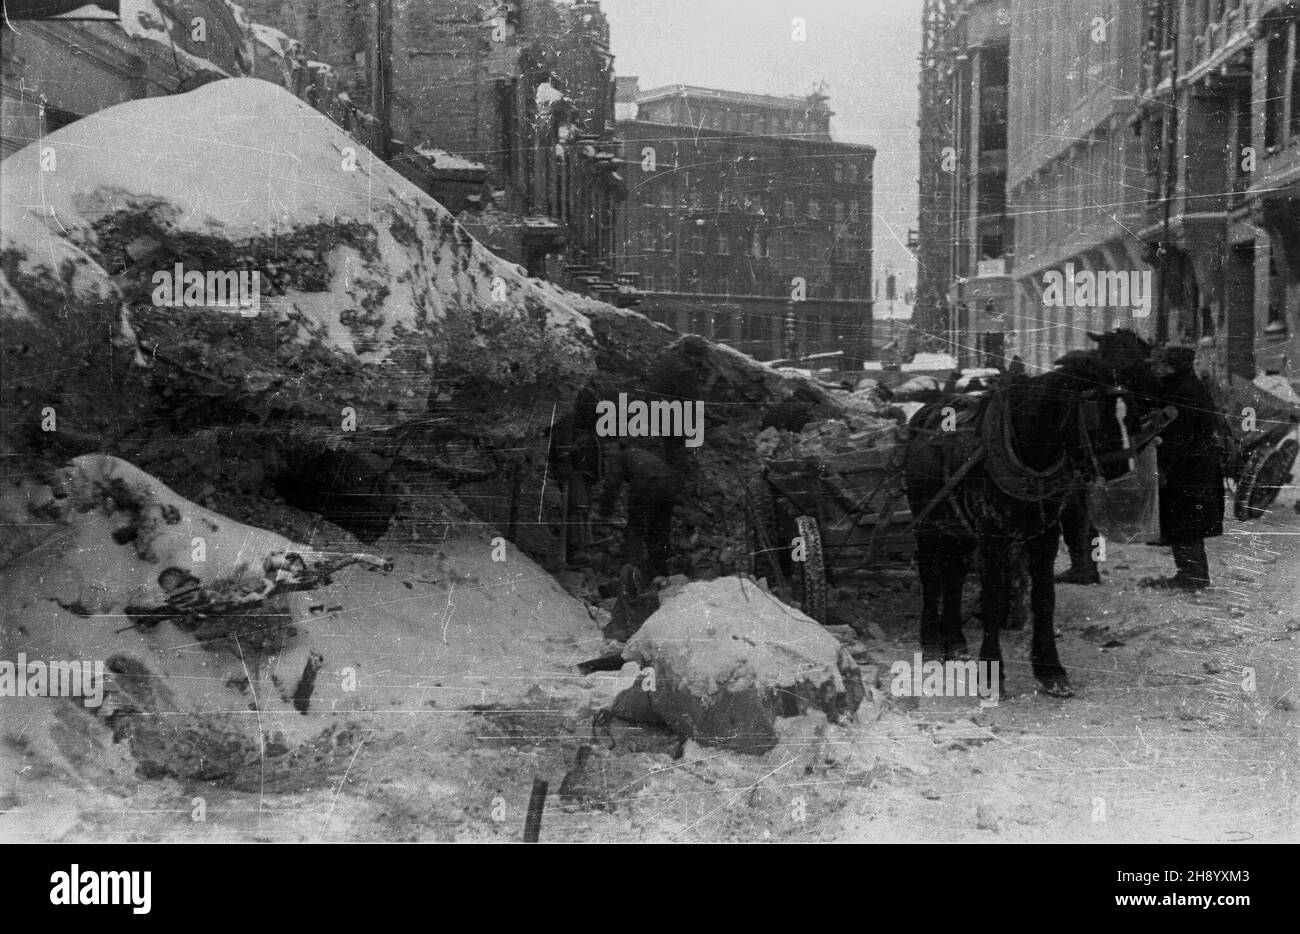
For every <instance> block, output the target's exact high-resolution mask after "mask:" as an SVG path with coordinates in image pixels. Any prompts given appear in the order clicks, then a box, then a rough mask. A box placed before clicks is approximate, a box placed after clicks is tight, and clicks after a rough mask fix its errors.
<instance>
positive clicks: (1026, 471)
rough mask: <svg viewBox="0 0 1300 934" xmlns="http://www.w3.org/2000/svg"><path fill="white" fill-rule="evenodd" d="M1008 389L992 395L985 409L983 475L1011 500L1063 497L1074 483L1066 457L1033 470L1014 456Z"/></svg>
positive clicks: (1041, 499) (1028, 500)
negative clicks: (984, 460) (1045, 466)
mask: <svg viewBox="0 0 1300 934" xmlns="http://www.w3.org/2000/svg"><path fill="white" fill-rule="evenodd" d="M1009 409H1010V395H1009V388H1002V389H998V390H997V391H995V392H994V393H993V394H992V396H991V397H990V398H989V400H988V405H987V406H986V407H985V409H984V413H983V419H982V422H983V424H982V425H981V429H982V430H981V435H982V436H983V441H984V449H985V457H986V467H985V469H986V471H987V473H988V476H989V479H990V480H992V481H993V484H994V486H996V487H997V488H998V489H999V490H1001V491H1002V492H1003V493H1005V494H1006V495H1007V496H1010V497H1012V498H1013V499H1018V500H1022V501H1024V502H1041V501H1043V500H1046V499H1053V498H1058V497H1061V496H1064V494H1065V492H1066V490H1067V489H1068V488H1069V486H1070V484H1071V483H1073V481H1074V471H1073V469H1072V467H1071V464H1070V458H1069V456H1068V454H1066V453H1062V454H1061V457H1060V459H1059V460H1058V461H1057V462H1056V463H1054V464H1052V465H1051V466H1050V467H1048V468H1047V469H1045V470H1035V469H1034V468H1032V467H1030V466H1028V465H1027V464H1025V463H1024V461H1022V460H1021V459H1020V456H1019V455H1018V454H1017V453H1016V447H1015V433H1014V430H1013V428H1012V425H1011V413H1010V411H1009Z"/></svg>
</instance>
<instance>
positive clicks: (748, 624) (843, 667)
mask: <svg viewBox="0 0 1300 934" xmlns="http://www.w3.org/2000/svg"><path fill="white" fill-rule="evenodd" d="M623 655H624V657H625V658H628V659H631V660H634V661H636V662H637V663H639V664H640V665H642V666H643V674H642V675H641V677H639V678H638V680H637V683H636V684H634V685H633V686H632V687H630V688H628V689H627V690H626V691H625V692H623V694H621V695H620V696H619V698H618V699H617V700H616V701H615V703H614V706H613V711H614V713H616V714H617V715H618V716H619V717H622V718H624V719H631V720H642V721H647V722H661V723H663V724H666V725H667V726H668V727H669V728H671V729H672V730H673V731H674V732H676V733H678V734H679V735H681V736H684V737H688V738H692V739H695V740H697V741H698V742H701V743H705V744H708V745H714V746H722V747H725V748H728V749H734V750H737V751H741V752H750V753H759V754H761V753H765V752H767V751H768V750H770V749H771V748H772V747H773V746H774V745H775V744H776V742H777V736H778V733H777V729H776V725H775V721H776V718H778V717H782V716H796V715H798V714H801V713H804V712H807V711H809V710H813V709H816V710H821V711H822V712H824V713H825V714H826V716H827V718H829V719H830V720H832V721H836V720H840V719H843V718H845V717H852V716H853V715H854V714H855V713H856V711H857V709H858V705H859V704H860V703H861V701H862V698H863V697H864V689H863V685H862V679H861V675H860V673H859V671H858V667H857V665H856V663H855V662H854V661H853V659H852V657H851V656H850V655H849V654H848V652H847V651H846V650H844V649H843V647H842V646H841V645H840V643H839V640H837V639H836V638H835V637H834V636H832V635H831V634H830V633H828V632H827V631H826V630H825V629H823V628H822V627H820V626H818V625H817V623H815V622H814V621H813V620H811V619H809V618H808V617H807V616H805V615H804V614H802V613H800V612H799V611H798V610H796V609H794V608H792V607H789V606H786V605H785V604H784V603H781V602H780V601H779V600H777V599H776V598H775V597H773V596H772V595H771V594H769V593H767V592H766V591H764V590H762V589H761V588H760V587H758V586H757V585H756V584H755V583H754V582H753V581H752V580H748V579H746V578H742V577H723V578H718V579H717V580H712V581H703V582H697V583H691V584H687V585H685V586H683V587H682V588H680V589H679V590H676V591H675V592H671V593H670V595H668V596H666V597H665V598H664V601H663V603H662V605H661V606H660V608H659V609H658V610H657V611H656V612H655V613H654V615H652V616H651V617H650V618H649V619H647V620H646V621H645V623H644V624H643V625H642V626H641V629H640V630H639V631H638V632H637V634H636V635H635V636H633V637H632V639H631V640H630V641H629V642H628V644H627V647H626V648H625V649H624V652H623ZM646 667H648V668H653V669H654V681H653V683H652V684H651V683H648V682H647V680H646V679H647V677H648V675H646V674H645V673H644V668H646Z"/></svg>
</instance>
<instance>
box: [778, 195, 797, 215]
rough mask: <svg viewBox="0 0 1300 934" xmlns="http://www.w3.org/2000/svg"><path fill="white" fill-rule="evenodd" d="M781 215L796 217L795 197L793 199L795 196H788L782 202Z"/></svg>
mask: <svg viewBox="0 0 1300 934" xmlns="http://www.w3.org/2000/svg"><path fill="white" fill-rule="evenodd" d="M781 216H782V217H794V199H793V198H786V199H785V200H784V201H783V202H781Z"/></svg>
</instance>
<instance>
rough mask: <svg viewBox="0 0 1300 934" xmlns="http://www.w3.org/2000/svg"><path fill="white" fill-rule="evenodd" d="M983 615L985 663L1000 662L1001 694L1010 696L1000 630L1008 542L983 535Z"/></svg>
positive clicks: (982, 657) (982, 653) (982, 654)
mask: <svg viewBox="0 0 1300 934" xmlns="http://www.w3.org/2000/svg"><path fill="white" fill-rule="evenodd" d="M979 551H980V616H981V617H982V621H983V623H984V640H983V642H981V643H980V658H979V660H980V661H981V662H982V663H986V664H988V665H990V666H991V665H993V664H994V663H996V664H997V669H996V670H997V672H998V686H999V693H1000V695H1001V696H1003V697H1005V696H1006V693H1007V692H1006V691H1005V690H1003V689H1002V684H1004V683H1005V681H1006V672H1005V671H1004V670H1003V665H1002V645H1001V643H1000V642H999V640H998V633H999V632H1000V631H1001V630H1002V628H1003V627H1004V626H1005V625H1006V622H1007V576H1008V573H1009V572H1008V567H1007V563H1008V562H1007V541H1006V539H1004V538H999V537H995V536H992V535H981V536H980V546H979Z"/></svg>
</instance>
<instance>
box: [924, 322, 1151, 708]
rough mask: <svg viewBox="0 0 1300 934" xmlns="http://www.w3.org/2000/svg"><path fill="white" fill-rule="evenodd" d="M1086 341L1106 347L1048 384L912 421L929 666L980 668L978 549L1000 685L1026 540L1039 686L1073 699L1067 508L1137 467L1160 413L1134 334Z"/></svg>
mask: <svg viewBox="0 0 1300 934" xmlns="http://www.w3.org/2000/svg"><path fill="white" fill-rule="evenodd" d="M1088 336H1089V337H1090V338H1091V339H1092V340H1093V341H1095V342H1096V343H1097V345H1098V346H1097V347H1096V348H1094V349H1091V350H1086V351H1084V350H1076V351H1071V352H1070V353H1069V354H1067V355H1066V356H1065V357H1063V358H1062V359H1060V360H1058V361H1057V362H1056V367H1055V369H1053V370H1050V371H1048V372H1046V373H1043V374H1041V375H1038V376H1034V377H1027V376H1024V375H1016V376H1014V377H1012V378H1011V379H1010V380H1008V381H1006V382H1004V383H1002V384H1001V385H999V386H998V388H996V389H995V390H994V391H993V392H991V393H989V394H988V395H986V396H984V397H983V398H980V399H976V400H971V399H969V397H968V398H967V399H966V400H962V399H961V398H960V397H952V398H950V399H947V400H942V401H939V402H933V403H930V404H928V405H927V406H925V407H924V408H922V409H921V410H920V411H919V412H917V413H916V415H914V416H913V418H912V419H911V421H910V422H909V424H908V428H907V440H906V449H905V451H906V459H905V465H904V488H905V493H906V496H907V500H908V505H909V506H910V508H911V512H912V516H913V529H914V531H915V535H916V544H917V564H918V569H919V572H920V578H921V592H922V608H921V627H920V630H921V632H920V636H921V648H922V655H923V657H925V658H934V659H942V660H944V661H947V660H950V659H964V658H968V657H969V649H968V647H967V644H966V639H965V636H964V635H963V634H962V625H961V624H962V617H961V595H962V587H963V585H964V584H965V580H966V575H967V572H968V570H969V566H970V560H971V556H972V555H973V553H974V552H975V549H976V547H978V548H979V550H980V562H979V565H980V609H981V615H982V617H983V618H982V623H983V628H984V635H983V641H982V643H981V645H980V653H979V660H980V661H981V662H987V663H992V662H996V663H997V669H996V670H997V671H998V672H999V678H1000V680H1003V676H1002V668H1003V666H1002V648H1001V645H1000V643H999V639H998V635H999V632H1000V631H1001V630H1002V629H1003V628H1005V627H1006V624H1007V619H1008V615H1009V609H1010V607H1009V603H1010V600H1009V594H1008V583H1009V579H1010V570H1011V569H1010V565H1011V561H1010V559H1009V555H1008V551H1009V546H1010V545H1011V544H1012V543H1018V544H1021V545H1022V548H1023V552H1024V555H1025V560H1026V563H1027V564H1028V570H1029V578H1030V612H1031V615H1032V617H1033V638H1032V648H1031V660H1032V665H1033V672H1034V677H1035V678H1037V679H1038V681H1039V683H1040V684H1041V686H1042V689H1043V691H1044V693H1046V694H1049V695H1051V696H1054V697H1070V696H1072V695H1073V690H1072V689H1071V687H1070V680H1069V677H1068V675H1067V674H1066V671H1065V668H1064V666H1062V664H1061V660H1060V657H1059V655H1058V654H1057V651H1056V637H1055V628H1054V627H1055V619H1054V616H1055V607H1056V592H1055V580H1054V576H1053V566H1054V564H1055V561H1056V553H1057V549H1058V546H1059V543H1060V515H1061V509H1062V506H1063V504H1064V502H1065V500H1066V497H1067V496H1068V495H1070V494H1071V492H1072V490H1073V485H1074V484H1077V483H1085V482H1088V481H1089V480H1091V479H1093V478H1095V477H1098V476H1100V477H1102V478H1104V479H1107V480H1111V479H1115V478H1116V477H1118V476H1120V475H1122V474H1123V473H1124V472H1125V471H1126V470H1127V469H1128V458H1129V457H1130V456H1131V454H1132V451H1131V449H1130V448H1129V447H1128V445H1129V439H1131V438H1132V437H1134V436H1135V435H1136V434H1137V433H1138V429H1139V425H1140V423H1141V421H1142V418H1143V416H1144V415H1145V414H1146V413H1147V412H1148V411H1149V410H1150V409H1151V408H1153V407H1154V405H1155V404H1156V403H1155V399H1156V389H1157V383H1156V378H1155V375H1154V373H1153V372H1152V370H1151V363H1150V356H1151V347H1150V345H1149V344H1148V343H1147V342H1146V341H1144V340H1143V339H1142V338H1140V337H1138V335H1136V334H1135V333H1134V332H1132V331H1129V330H1124V329H1120V330H1116V331H1114V332H1112V333H1110V334H1089V335H1088ZM1120 399H1123V400H1124V401H1125V405H1124V410H1123V411H1124V417H1123V420H1122V421H1121V419H1120V418H1119V417H1118V415H1117V413H1118V412H1119V408H1118V402H1119V400H1120Z"/></svg>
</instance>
